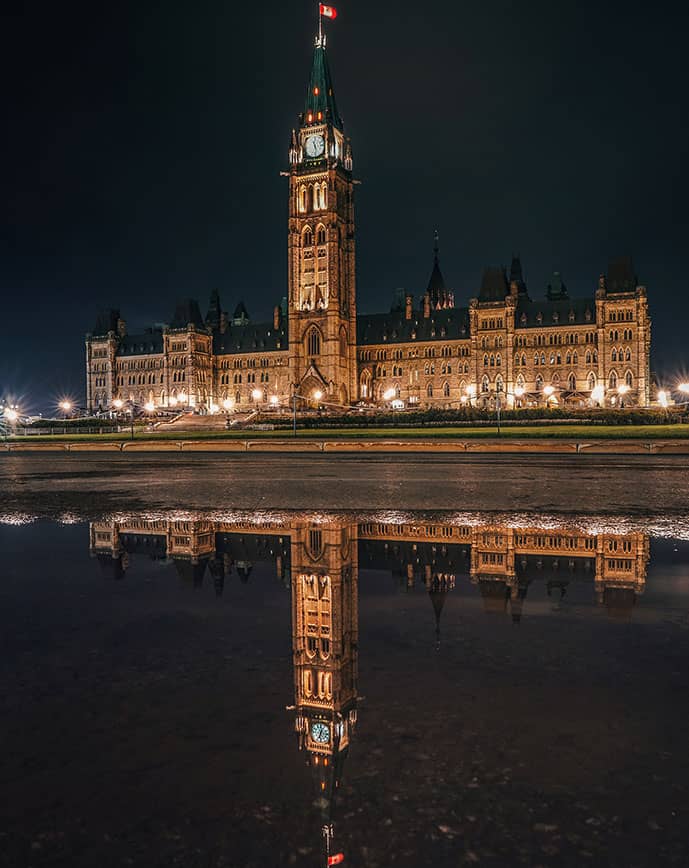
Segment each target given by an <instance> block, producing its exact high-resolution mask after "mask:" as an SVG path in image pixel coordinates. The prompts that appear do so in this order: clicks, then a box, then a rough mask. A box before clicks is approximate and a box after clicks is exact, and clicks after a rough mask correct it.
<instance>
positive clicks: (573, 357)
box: [572, 350, 579, 365]
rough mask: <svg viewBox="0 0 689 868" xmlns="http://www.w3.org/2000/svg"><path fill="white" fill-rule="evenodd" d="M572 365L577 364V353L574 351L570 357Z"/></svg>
mask: <svg viewBox="0 0 689 868" xmlns="http://www.w3.org/2000/svg"><path fill="white" fill-rule="evenodd" d="M572 364H573V365H578V364H579V353H578V352H577V351H576V350H574V353H573V355H572Z"/></svg>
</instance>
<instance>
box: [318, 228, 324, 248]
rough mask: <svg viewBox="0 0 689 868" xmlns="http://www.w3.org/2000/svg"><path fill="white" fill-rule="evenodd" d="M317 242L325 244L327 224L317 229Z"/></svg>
mask: <svg viewBox="0 0 689 868" xmlns="http://www.w3.org/2000/svg"><path fill="white" fill-rule="evenodd" d="M316 244H325V226H319V227H318V229H316Z"/></svg>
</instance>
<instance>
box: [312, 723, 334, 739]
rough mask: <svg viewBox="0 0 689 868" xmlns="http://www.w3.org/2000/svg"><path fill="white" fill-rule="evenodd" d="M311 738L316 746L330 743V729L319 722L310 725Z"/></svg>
mask: <svg viewBox="0 0 689 868" xmlns="http://www.w3.org/2000/svg"><path fill="white" fill-rule="evenodd" d="M311 738H312V739H313V740H314V741H315V742H317V743H318V744H327V743H328V742H329V741H330V727H329V726H328V724H327V723H323V722H322V721H320V720H317V721H316V723H312V724H311Z"/></svg>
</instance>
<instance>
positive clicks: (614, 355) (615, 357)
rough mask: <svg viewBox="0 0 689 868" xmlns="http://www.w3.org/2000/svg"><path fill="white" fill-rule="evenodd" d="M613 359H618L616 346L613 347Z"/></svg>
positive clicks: (614, 360)
mask: <svg viewBox="0 0 689 868" xmlns="http://www.w3.org/2000/svg"><path fill="white" fill-rule="evenodd" d="M611 359H612V361H613V362H616V361H617V350H616V349H615V347H613V348H612V354H611Z"/></svg>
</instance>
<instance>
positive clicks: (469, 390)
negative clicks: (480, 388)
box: [467, 386, 476, 398]
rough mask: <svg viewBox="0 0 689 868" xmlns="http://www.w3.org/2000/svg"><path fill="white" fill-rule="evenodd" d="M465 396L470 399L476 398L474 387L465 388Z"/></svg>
mask: <svg viewBox="0 0 689 868" xmlns="http://www.w3.org/2000/svg"><path fill="white" fill-rule="evenodd" d="M467 395H468V396H469V397H470V398H475V397H476V386H467Z"/></svg>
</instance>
